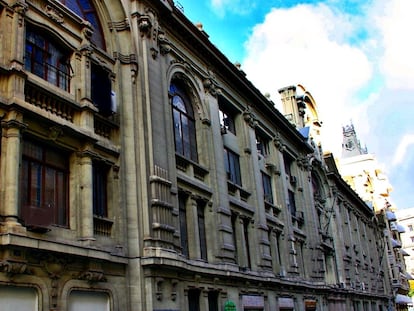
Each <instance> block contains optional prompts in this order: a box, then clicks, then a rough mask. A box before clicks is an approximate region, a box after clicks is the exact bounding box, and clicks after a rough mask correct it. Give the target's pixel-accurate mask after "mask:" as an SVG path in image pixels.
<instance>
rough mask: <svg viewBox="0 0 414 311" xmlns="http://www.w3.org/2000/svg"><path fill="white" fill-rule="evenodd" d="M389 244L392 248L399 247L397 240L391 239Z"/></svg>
mask: <svg viewBox="0 0 414 311" xmlns="http://www.w3.org/2000/svg"><path fill="white" fill-rule="evenodd" d="M391 244H392V247H393V248H399V247H401V243H400V242H399V241H397V240H394V239H391Z"/></svg>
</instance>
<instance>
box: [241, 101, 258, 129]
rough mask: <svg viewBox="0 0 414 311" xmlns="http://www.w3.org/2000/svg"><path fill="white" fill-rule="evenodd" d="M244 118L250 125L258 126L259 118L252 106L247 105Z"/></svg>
mask: <svg viewBox="0 0 414 311" xmlns="http://www.w3.org/2000/svg"><path fill="white" fill-rule="evenodd" d="M243 118H244V121H246V122H247V124H249V126H250V127H252V128H256V126H257V119H256V116H255V115H254V114H253V112H252V111H251V110H250V106H247V108H246V110H245V111H243Z"/></svg>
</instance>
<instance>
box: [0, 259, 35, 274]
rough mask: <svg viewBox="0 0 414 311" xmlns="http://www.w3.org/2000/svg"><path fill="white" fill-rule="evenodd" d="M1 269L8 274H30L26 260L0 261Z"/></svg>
mask: <svg viewBox="0 0 414 311" xmlns="http://www.w3.org/2000/svg"><path fill="white" fill-rule="evenodd" d="M0 271H1V272H4V273H7V274H8V275H15V274H30V273H29V270H28V268H27V264H26V263H25V262H19V261H11V260H2V261H0Z"/></svg>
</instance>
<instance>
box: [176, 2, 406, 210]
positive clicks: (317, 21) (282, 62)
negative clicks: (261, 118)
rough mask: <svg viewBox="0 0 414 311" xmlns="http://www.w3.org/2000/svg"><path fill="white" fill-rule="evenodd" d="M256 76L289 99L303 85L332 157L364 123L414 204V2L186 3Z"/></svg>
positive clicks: (364, 139)
mask: <svg viewBox="0 0 414 311" xmlns="http://www.w3.org/2000/svg"><path fill="white" fill-rule="evenodd" d="M180 4H181V5H182V7H183V10H184V14H185V15H186V16H187V17H188V18H189V19H190V20H191V21H192V22H194V23H196V22H201V23H202V24H203V26H204V30H205V31H206V32H207V33H208V34H209V36H210V41H211V42H212V43H213V44H215V45H216V46H217V47H218V48H219V49H220V50H221V51H222V52H223V53H224V54H225V55H226V56H227V57H228V59H229V60H230V61H231V62H233V63H234V62H240V63H241V64H242V70H243V71H244V72H246V74H247V78H248V79H249V80H251V81H252V82H253V83H254V84H255V85H256V87H257V88H258V89H259V90H261V91H262V92H263V93H270V94H271V99H272V100H273V101H274V102H275V103H276V102H279V101H280V97H279V94H278V91H277V90H278V89H280V88H282V87H285V86H289V85H297V84H302V85H303V86H304V87H305V88H306V89H307V90H308V91H309V92H310V93H311V94H312V96H313V97H314V99H315V100H316V102H317V104H318V107H319V114H320V119H321V120H322V121H323V124H324V125H323V126H324V127H323V130H324V136H325V140H324V141H325V142H324V145H323V148H324V150H325V151H331V152H333V153H334V155H336V156H340V150H341V143H342V126H343V125H347V124H350V123H351V122H352V124H354V126H355V129H356V131H357V134H358V136H359V139H360V141H361V144H362V145H363V146H365V145H366V146H367V148H368V152H369V153H373V154H375V155H376V157H377V159H378V161H379V162H380V164H381V165H382V166H383V170H384V171H385V172H386V174H387V175H388V178H389V179H390V182H391V184H392V186H393V191H392V193H391V201H392V202H393V203H394V204H395V206H396V207H397V208H398V209H403V208H408V207H414V125H413V124H414V122H413V121H412V119H413V118H414V40H413V39H412V37H411V33H412V31H413V30H414V18H412V16H411V15H412V12H414V1H413V0H366V1H360V0H321V1H314V0H313V1H312V0H307V1H306V0H304V1H297V0H198V1H194V0H176V5H180Z"/></svg>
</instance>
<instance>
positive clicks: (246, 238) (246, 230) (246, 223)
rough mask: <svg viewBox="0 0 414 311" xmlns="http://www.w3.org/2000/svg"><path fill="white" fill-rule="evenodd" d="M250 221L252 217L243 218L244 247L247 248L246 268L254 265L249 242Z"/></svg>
mask: <svg viewBox="0 0 414 311" xmlns="http://www.w3.org/2000/svg"><path fill="white" fill-rule="evenodd" d="M249 223H250V219H248V218H244V219H243V233H244V247H245V249H246V254H245V255H246V265H247V267H246V268H249V269H250V268H251V267H252V262H251V258H250V243H249Z"/></svg>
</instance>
